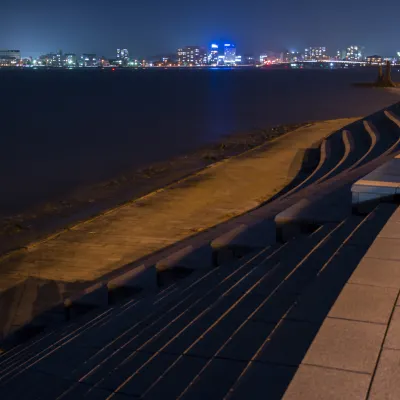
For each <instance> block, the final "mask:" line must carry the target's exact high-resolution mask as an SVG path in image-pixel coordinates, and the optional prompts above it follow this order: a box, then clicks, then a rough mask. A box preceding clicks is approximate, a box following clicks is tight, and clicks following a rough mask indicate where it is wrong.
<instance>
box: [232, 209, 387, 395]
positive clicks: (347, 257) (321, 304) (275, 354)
mask: <svg viewBox="0 0 400 400" xmlns="http://www.w3.org/2000/svg"><path fill="white" fill-rule="evenodd" d="M394 210H395V207H393V208H392V209H391V210H389V211H388V212H384V213H381V214H380V215H379V216H377V217H375V216H374V212H373V213H371V215H370V217H369V219H368V220H367V221H366V222H365V226H363V227H362V228H361V229H360V230H359V231H357V232H356V233H355V234H354V235H353V236H352V237H351V238H350V240H349V241H348V242H347V243H346V244H345V245H344V247H343V248H342V249H341V250H339V252H338V253H337V255H336V256H335V257H334V258H333V259H332V260H331V262H329V263H327V264H325V268H324V269H322V270H321V271H320V272H319V274H318V275H317V277H316V278H315V279H314V280H312V281H311V283H309V284H308V285H307V286H304V282H305V281H307V280H308V278H309V277H308V276H301V274H299V276H298V277H297V279H294V280H293V281H292V283H291V284H289V285H288V287H286V288H285V289H284V290H282V291H281V292H279V291H277V292H276V293H275V294H274V295H273V296H272V298H271V299H270V302H269V303H267V304H266V306H265V307H263V310H262V313H259V314H258V316H257V315H256V316H255V317H254V319H255V320H256V319H257V318H258V319H259V320H260V321H263V322H267V321H268V320H269V319H272V320H274V319H276V318H277V319H278V320H279V319H280V322H279V324H278V325H277V327H276V328H275V330H274V331H273V333H272V335H271V336H270V337H269V338H268V340H267V341H265V342H264V343H263V344H262V346H261V347H260V348H259V349H258V350H257V352H256V353H255V355H254V356H253V357H252V359H251V361H250V362H249V363H248V364H247V369H246V370H245V371H244V372H243V373H242V375H241V377H240V378H239V379H238V381H237V383H236V385H235V387H234V389H233V391H231V393H230V395H229V396H228V397H227V398H229V399H235V400H239V399H243V398H249V394H250V393H251V396H250V397H251V398H252V399H260V400H261V399H265V398H266V397H267V398H268V399H269V400H278V399H281V398H282V397H283V395H284V393H285V391H286V389H287V388H288V386H289V384H290V382H291V380H292V379H293V377H294V375H295V373H296V371H297V369H298V367H299V365H300V364H301V362H302V359H303V358H304V356H305V354H306V353H307V351H308V349H309V347H310V345H311V343H312V342H313V340H314V338H315V336H316V335H317V333H318V331H319V329H320V327H321V325H322V323H323V321H324V319H325V317H326V316H327V315H328V313H329V311H330V309H331V307H332V306H333V304H334V303H335V301H336V299H337V298H338V296H339V294H340V292H341V291H342V289H343V287H344V285H345V284H346V282H347V281H348V279H349V278H350V276H351V275H352V273H353V271H354V270H355V269H356V267H357V266H358V264H359V262H360V261H361V259H362V258H363V257H364V255H365V253H366V251H367V250H368V248H369V247H370V245H371V244H372V242H373V241H374V240H375V238H376V236H377V235H378V233H379V232H380V230H381V229H382V228H383V226H384V225H385V224H386V222H387V220H388V219H389V218H390V216H391V214H392V213H393V211H394ZM305 275H307V274H305ZM288 283H289V282H288ZM303 288H304V289H303Z"/></svg>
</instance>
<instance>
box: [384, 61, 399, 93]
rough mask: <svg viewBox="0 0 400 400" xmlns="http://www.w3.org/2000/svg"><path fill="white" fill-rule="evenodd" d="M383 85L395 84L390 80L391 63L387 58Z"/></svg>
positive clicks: (392, 85)
mask: <svg viewBox="0 0 400 400" xmlns="http://www.w3.org/2000/svg"><path fill="white" fill-rule="evenodd" d="M383 82H384V86H386V87H395V86H396V85H395V84H394V83H393V81H392V64H391V63H390V61H389V60H387V61H386V70H385V78H384V80H383Z"/></svg>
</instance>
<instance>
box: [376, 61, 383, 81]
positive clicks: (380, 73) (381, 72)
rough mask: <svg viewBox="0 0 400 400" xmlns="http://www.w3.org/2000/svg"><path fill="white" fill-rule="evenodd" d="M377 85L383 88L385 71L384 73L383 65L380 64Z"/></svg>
mask: <svg viewBox="0 0 400 400" xmlns="http://www.w3.org/2000/svg"><path fill="white" fill-rule="evenodd" d="M376 84H377V85H379V86H381V85H382V84H383V71H382V65H381V64H379V66H378V79H377V81H376Z"/></svg>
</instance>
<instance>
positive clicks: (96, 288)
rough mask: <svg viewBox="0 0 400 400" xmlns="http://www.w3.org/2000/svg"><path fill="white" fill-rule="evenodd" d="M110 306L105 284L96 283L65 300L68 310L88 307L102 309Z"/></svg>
mask: <svg viewBox="0 0 400 400" xmlns="http://www.w3.org/2000/svg"><path fill="white" fill-rule="evenodd" d="M107 305H108V289H107V286H106V285H105V284H104V283H103V282H99V283H96V284H95V285H92V286H89V287H88V288H86V289H84V290H82V291H80V292H78V293H76V294H74V295H73V296H71V297H69V298H67V299H65V300H64V306H65V307H66V308H71V307H79V306H84V307H85V306H87V307H101V306H107Z"/></svg>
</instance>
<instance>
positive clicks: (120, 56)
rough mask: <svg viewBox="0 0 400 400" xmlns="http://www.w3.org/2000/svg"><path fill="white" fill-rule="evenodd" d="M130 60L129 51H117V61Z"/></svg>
mask: <svg viewBox="0 0 400 400" xmlns="http://www.w3.org/2000/svg"><path fill="white" fill-rule="evenodd" d="M128 58H129V51H128V49H117V59H120V60H127V59H128Z"/></svg>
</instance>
